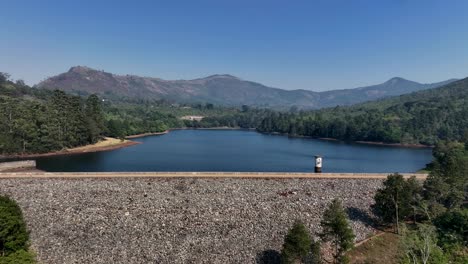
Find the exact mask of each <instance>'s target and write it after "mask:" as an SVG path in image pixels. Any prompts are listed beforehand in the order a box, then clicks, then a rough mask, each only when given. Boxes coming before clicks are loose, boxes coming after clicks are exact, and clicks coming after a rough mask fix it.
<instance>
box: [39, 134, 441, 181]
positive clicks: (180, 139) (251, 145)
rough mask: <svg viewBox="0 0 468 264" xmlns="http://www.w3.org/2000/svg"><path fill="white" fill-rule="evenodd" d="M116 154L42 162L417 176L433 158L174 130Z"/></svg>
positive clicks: (425, 152) (50, 166)
mask: <svg viewBox="0 0 468 264" xmlns="http://www.w3.org/2000/svg"><path fill="white" fill-rule="evenodd" d="M134 140H135V141H139V142H141V143H142V144H139V145H135V146H131V147H127V148H121V149H117V150H113V151H106V152H96V153H84V154H78V155H69V156H53V157H43V158H39V159H37V166H38V168H39V169H42V170H46V171H96V172H98V171H239V172H259V171H260V172H261V171H268V172H275V171H277V172H313V170H314V156H315V155H322V156H323V172H375V173H377V172H402V173H403V172H415V171H417V170H419V169H421V168H423V167H424V166H425V165H426V164H427V163H429V162H430V161H431V159H432V155H431V149H429V148H400V147H388V146H375V145H363V144H352V143H344V142H336V141H324V140H317V139H310V138H289V137H286V136H274V135H264V134H260V133H257V132H254V131H244V130H175V131H172V132H170V133H169V134H166V135H162V136H149V137H144V138H138V139H134Z"/></svg>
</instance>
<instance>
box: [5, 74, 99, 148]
mask: <svg viewBox="0 0 468 264" xmlns="http://www.w3.org/2000/svg"><path fill="white" fill-rule="evenodd" d="M3 80H4V78H3ZM34 90H36V89H31V88H29V87H27V86H25V85H24V84H23V83H21V82H20V83H13V82H9V81H3V83H0V113H2V115H0V131H1V133H0V153H1V154H20V153H44V152H49V151H56V150H61V149H64V148H70V147H76V146H81V145H86V144H92V143H96V142H97V141H98V140H100V139H101V138H102V136H103V135H104V134H105V133H106V130H107V128H106V125H105V120H104V116H103V112H102V108H101V101H100V99H99V98H98V97H97V96H96V95H90V96H88V98H86V99H84V98H81V97H79V96H73V95H69V94H66V93H64V92H62V91H58V90H56V91H34ZM36 94H37V95H38V96H35V95H36Z"/></svg>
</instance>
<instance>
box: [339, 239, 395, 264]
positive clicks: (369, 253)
mask: <svg viewBox="0 0 468 264" xmlns="http://www.w3.org/2000/svg"><path fill="white" fill-rule="evenodd" d="M399 255H400V252H399V237H398V235H396V234H394V233H384V234H382V235H380V236H377V237H374V238H372V239H370V240H369V241H367V242H365V243H363V244H361V245H360V246H358V247H355V248H354V249H352V250H351V251H350V252H349V253H348V257H349V259H350V263H355V264H367V263H379V264H394V263H398V257H399Z"/></svg>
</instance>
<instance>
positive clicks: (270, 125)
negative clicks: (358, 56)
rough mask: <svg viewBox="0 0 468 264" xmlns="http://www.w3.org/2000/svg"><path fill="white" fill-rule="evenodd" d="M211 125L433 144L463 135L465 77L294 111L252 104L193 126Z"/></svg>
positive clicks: (467, 96)
mask: <svg viewBox="0 0 468 264" xmlns="http://www.w3.org/2000/svg"><path fill="white" fill-rule="evenodd" d="M214 124H215V125H227V126H241V127H251V128H252V127H254V128H257V130H258V131H260V132H266V133H271V132H277V133H284V134H289V135H294V136H296V135H299V136H311V137H326V138H334V139H339V140H346V141H372V142H386V143H403V144H426V145H433V144H435V143H436V142H437V141H438V140H458V141H460V140H467V139H468V79H463V80H460V81H457V82H454V83H451V84H448V85H446V86H443V87H440V88H435V89H430V90H425V91H419V92H415V93H411V94H407V95H401V96H397V97H391V98H387V99H382V100H378V101H374V102H369V103H363V104H359V105H354V106H349V107H335V108H328V109H323V110H317V111H300V112H274V111H266V110H258V109H257V110H255V109H254V110H248V111H244V112H241V111H239V112H238V113H237V114H234V115H228V116H222V117H218V118H212V119H205V120H203V121H202V122H201V123H200V124H198V125H199V126H213V125H214Z"/></svg>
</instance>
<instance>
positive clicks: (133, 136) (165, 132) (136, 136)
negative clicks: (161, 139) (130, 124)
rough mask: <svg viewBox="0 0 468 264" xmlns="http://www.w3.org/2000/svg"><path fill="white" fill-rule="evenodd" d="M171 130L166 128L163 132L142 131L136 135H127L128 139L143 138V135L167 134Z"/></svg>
mask: <svg viewBox="0 0 468 264" xmlns="http://www.w3.org/2000/svg"><path fill="white" fill-rule="evenodd" d="M169 131H170V130H165V131H163V132H153V133H142V134H136V135H130V136H126V137H125V138H126V139H134V138H141V137H148V136H158V135H165V134H167V133H169Z"/></svg>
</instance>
